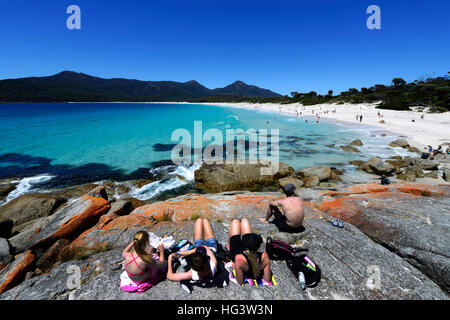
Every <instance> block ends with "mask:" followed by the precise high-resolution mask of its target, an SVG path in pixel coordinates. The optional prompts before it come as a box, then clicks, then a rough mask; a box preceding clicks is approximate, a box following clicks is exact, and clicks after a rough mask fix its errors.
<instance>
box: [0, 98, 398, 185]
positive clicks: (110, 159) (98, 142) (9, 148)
mask: <svg viewBox="0 0 450 320" xmlns="http://www.w3.org/2000/svg"><path fill="white" fill-rule="evenodd" d="M306 119H308V122H306V121H305V120H306ZM199 120H201V121H202V127H203V133H204V132H205V131H206V130H207V129H210V128H216V129H220V130H221V131H223V132H225V129H227V128H231V129H238V128H241V129H243V130H247V129H249V128H253V129H255V130H261V129H269V130H270V129H279V134H280V147H279V148H280V160H281V161H285V162H287V163H289V164H290V165H291V166H293V167H294V168H296V169H300V168H305V167H309V166H313V165H336V166H338V167H342V166H346V164H347V163H348V161H350V160H355V159H366V160H367V159H369V158H370V157H371V156H373V155H378V156H381V157H388V156H392V155H395V154H401V155H405V154H407V152H406V151H404V150H398V148H397V149H394V148H389V147H387V144H388V143H389V142H390V141H391V140H392V139H393V137H392V136H386V137H380V136H379V135H375V136H374V134H373V131H374V130H375V129H374V128H370V127H361V126H359V127H357V128H356V127H353V126H351V125H344V124H339V123H335V122H331V121H326V120H321V121H320V123H319V124H317V123H316V122H315V121H314V120H313V119H312V118H311V117H303V118H302V119H300V118H295V117H292V116H288V115H280V114H275V113H270V112H264V111H254V110H246V109H238V108H232V107H218V106H207V105H195V104H144V103H55V104H46V103H40V104H0V141H1V143H0V178H6V177H18V178H22V179H23V178H25V177H34V176H38V177H39V178H37V179H34V180H33V181H36V182H35V183H36V184H39V183H44V184H46V185H47V186H53V187H55V186H63V185H70V184H76V183H83V182H87V181H89V182H90V181H99V180H102V179H110V178H111V179H116V180H124V179H126V178H139V177H140V176H142V175H143V173H146V172H148V170H149V169H150V168H152V167H155V166H160V165H161V164H154V162H157V161H160V160H167V159H170V155H171V151H170V150H171V147H172V145H173V144H176V143H178V141H171V135H172V132H173V131H174V130H175V129H178V128H184V129H187V130H189V131H190V132H191V134H192V136H193V135H194V121H199ZM224 136H225V134H224ZM356 138H359V139H361V140H362V141H363V143H364V146H363V147H359V148H360V150H361V151H362V152H361V153H360V154H352V153H348V152H345V151H343V150H341V149H339V148H338V146H339V145H344V144H348V143H349V142H350V141H352V140H353V139H356ZM208 144H209V142H207V141H205V142H204V145H203V146H206V145H208ZM331 144H335V146H334V147H333V146H331ZM140 168H141V169H140ZM194 168H195V167H191V168H190V170H191V171H192V170H193V169H194ZM139 169H140V170H139ZM187 175H188V176H190V175H192V172H190V173H189V174H187ZM49 176H50V177H51V179H48V177H49ZM42 177H43V178H42ZM49 181H52V182H53V183H54V184H53V185H51V184H49V183H50V182H49ZM27 183H28V184H27V185H30V183H29V181H28V182H27ZM158 187H161V186H158Z"/></svg>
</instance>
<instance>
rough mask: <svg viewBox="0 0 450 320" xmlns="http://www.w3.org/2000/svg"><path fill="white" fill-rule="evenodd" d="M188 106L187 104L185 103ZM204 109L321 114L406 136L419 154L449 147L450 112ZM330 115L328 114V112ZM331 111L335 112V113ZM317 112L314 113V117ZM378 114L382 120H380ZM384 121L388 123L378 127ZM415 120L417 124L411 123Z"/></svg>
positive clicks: (351, 107) (350, 107) (266, 106)
mask: <svg viewBox="0 0 450 320" xmlns="http://www.w3.org/2000/svg"><path fill="white" fill-rule="evenodd" d="M183 103H185V102H183ZM198 104H204V105H214V106H222V107H234V108H243V109H250V110H257V111H269V112H274V113H280V114H285V115H292V116H297V112H299V113H300V112H302V114H301V115H299V116H298V117H299V118H300V117H302V116H308V117H314V115H315V114H319V116H320V119H322V118H323V119H328V120H333V121H337V122H341V123H343V124H346V125H354V126H361V125H363V126H364V125H366V126H367V125H369V126H373V127H377V128H379V129H380V130H382V131H386V132H392V133H395V134H398V135H400V136H404V137H405V139H407V140H408V142H409V144H410V145H411V146H413V147H416V148H418V149H419V150H424V147H426V146H428V145H431V146H432V147H433V148H437V147H438V145H441V144H443V143H446V142H447V143H450V130H449V129H448V128H450V112H445V113H424V119H421V115H422V114H423V112H417V111H397V110H384V109H376V108H375V107H376V106H377V104H375V103H374V104H371V103H360V104H349V103H344V104H335V103H331V104H316V105H311V106H303V105H301V104H300V103H292V104H278V103H245V102H240V103H224V102H220V103H198ZM327 110H328V111H329V112H328V113H325V111H327ZM332 110H336V113H333V112H332ZM313 111H314V113H313ZM378 112H380V113H381V114H382V116H383V117H381V118H379V117H378V114H377V113H378ZM356 115H362V116H363V119H362V122H359V120H358V121H357V120H356ZM381 119H384V120H385V123H384V124H382V123H379V120H381ZM412 120H414V122H413V121H412Z"/></svg>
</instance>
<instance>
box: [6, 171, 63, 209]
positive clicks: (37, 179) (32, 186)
mask: <svg viewBox="0 0 450 320" xmlns="http://www.w3.org/2000/svg"><path fill="white" fill-rule="evenodd" d="M54 177H55V176H53V175H50V174H41V175H38V176H34V177H28V178H23V179H21V180H13V181H11V182H12V183H18V185H17V186H16V189H15V190H13V191H11V192H10V193H9V194H8V196H7V197H6V199H5V200H4V202H3V203H0V204H6V203H8V202H10V201H12V200H14V199H16V198H18V197H20V196H22V195H24V194H26V193H30V192H32V191H38V190H39V188H38V187H37V188H36V186H37V185H39V184H41V183H43V182H47V181H49V180H51V179H53V178H54Z"/></svg>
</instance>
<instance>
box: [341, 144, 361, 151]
mask: <svg viewBox="0 0 450 320" xmlns="http://www.w3.org/2000/svg"><path fill="white" fill-rule="evenodd" d="M339 148H341V149H342V150H344V151H347V152H361V151H359V149H358V148H355V147H353V146H350V145H348V146H339Z"/></svg>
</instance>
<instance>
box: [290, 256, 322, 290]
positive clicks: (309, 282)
mask: <svg viewBox="0 0 450 320" xmlns="http://www.w3.org/2000/svg"><path fill="white" fill-rule="evenodd" d="M286 265H287V267H288V268H289V269H290V270H291V271H292V273H293V274H294V276H295V277H296V278H298V275H299V273H300V272H303V275H304V276H305V282H306V286H307V287H315V286H316V285H317V284H318V283H319V282H320V276H321V273H322V272H321V270H320V268H319V266H318V265H317V264H316V263H315V262H313V261H312V260H311V258H310V257H308V256H307V255H306V254H302V255H301V256H297V257H293V258H292V259H290V260H287V261H286Z"/></svg>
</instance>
